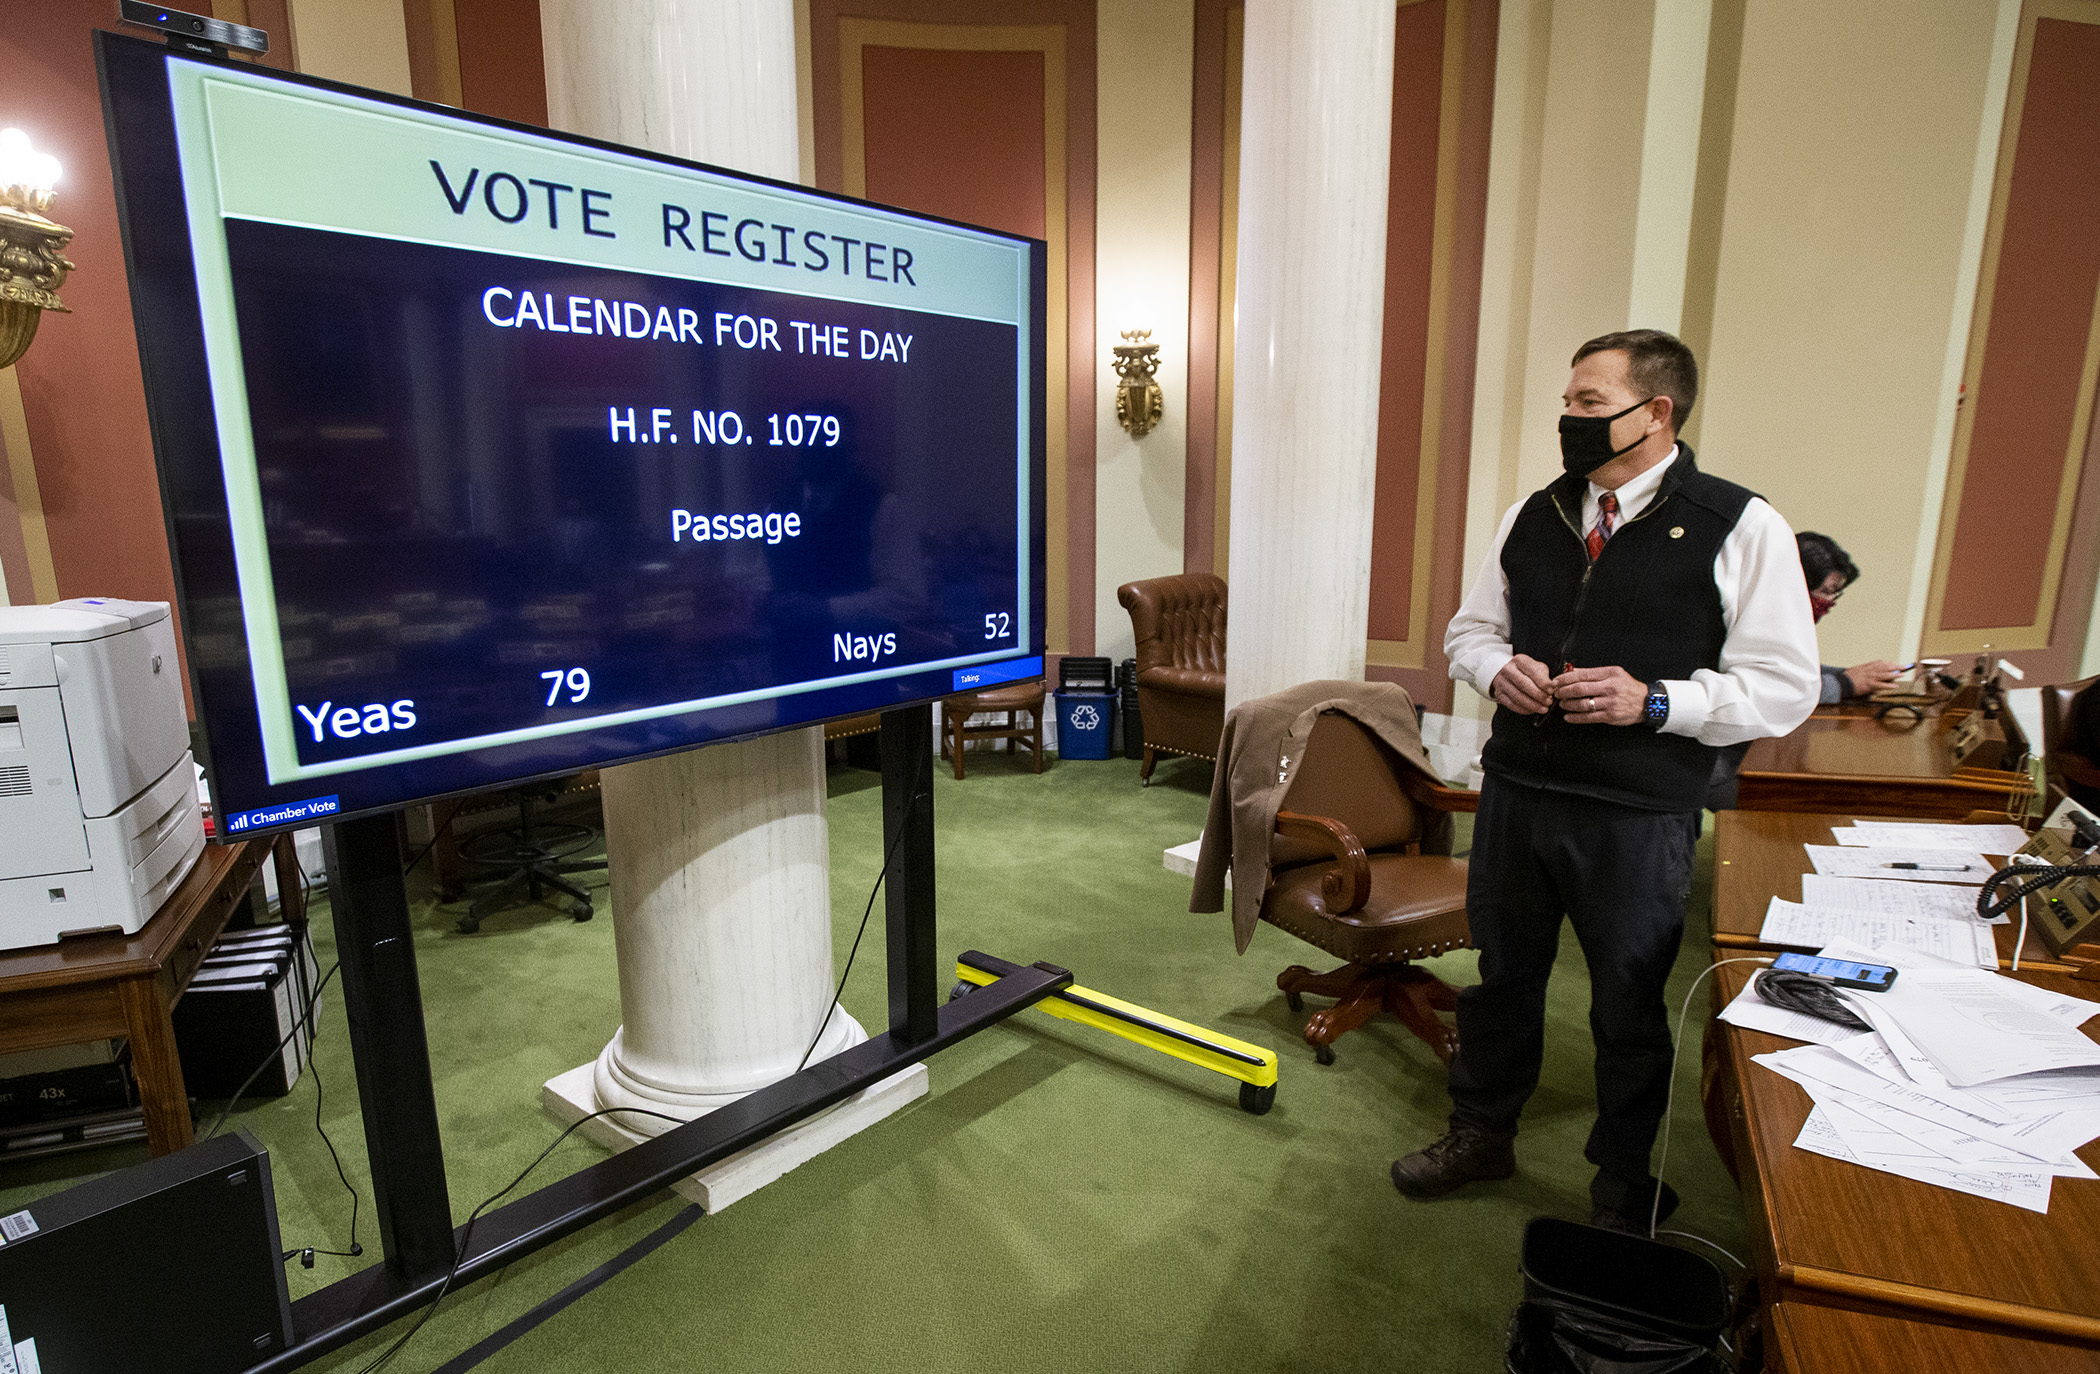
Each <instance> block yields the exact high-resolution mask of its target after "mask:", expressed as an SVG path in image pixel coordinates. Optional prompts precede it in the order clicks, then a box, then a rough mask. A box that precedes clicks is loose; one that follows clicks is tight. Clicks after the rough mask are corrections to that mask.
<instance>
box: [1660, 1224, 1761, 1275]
mask: <svg viewBox="0 0 2100 1374" xmlns="http://www.w3.org/2000/svg"><path fill="white" fill-rule="evenodd" d="M1655 1234H1656V1235H1658V1236H1681V1237H1683V1238H1684V1239H1686V1240H1696V1241H1698V1242H1699V1243H1700V1244H1701V1245H1703V1246H1705V1247H1706V1248H1707V1249H1709V1250H1719V1251H1720V1252H1721V1253H1722V1254H1723V1255H1725V1256H1727V1258H1728V1262H1729V1263H1730V1264H1733V1265H1734V1266H1735V1267H1736V1268H1738V1269H1748V1268H1749V1267H1750V1266H1749V1265H1747V1264H1745V1263H1743V1262H1742V1261H1741V1260H1739V1259H1737V1258H1736V1257H1735V1252H1734V1251H1732V1250H1727V1249H1723V1248H1722V1247H1721V1246H1719V1245H1716V1244H1714V1243H1713V1242H1712V1241H1710V1240H1708V1239H1707V1238H1706V1237H1705V1236H1695V1235H1693V1234H1692V1233H1691V1232H1690V1231H1657V1232H1656V1233H1655Z"/></svg>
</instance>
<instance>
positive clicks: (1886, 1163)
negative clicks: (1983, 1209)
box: [1794, 1106, 2052, 1213]
mask: <svg viewBox="0 0 2100 1374" xmlns="http://www.w3.org/2000/svg"><path fill="white" fill-rule="evenodd" d="M1833 1110H1839V1111H1841V1110H1843V1109H1842V1108H1837V1109H1833V1108H1828V1107H1823V1106H1818V1107H1817V1108H1816V1109H1815V1110H1814V1111H1813V1112H1810V1113H1809V1116H1808V1120H1807V1122H1805V1123H1804V1124H1803V1125H1802V1127H1801V1134H1800V1135H1799V1136H1797V1137H1795V1139H1794V1144H1795V1145H1796V1146H1798V1147H1800V1148H1801V1149H1804V1150H1808V1151H1810V1152H1812V1153H1814V1154H1819V1155H1826V1156H1828V1157H1829V1158H1831V1159H1842V1160H1844V1161H1846V1162H1847V1163H1850V1164H1859V1165H1864V1166H1865V1167H1866V1168H1869V1169H1879V1170H1880V1171H1881V1172H1883V1173H1886V1174H1895V1175H1897V1176H1899V1177H1902V1178H1908V1179H1912V1180H1915V1181H1916V1182H1919V1183H1929V1184H1932V1185H1933V1186H1935V1187H1939V1188H1949V1189H1952V1190H1953V1191H1955V1192H1957V1193H1967V1194H1969V1195H1970V1196H1971V1197H1980V1198H1986V1199H1988V1200H1990V1201H1992V1202H2003V1203H2007V1204H2010V1205H2011V1206H2014V1207H2022V1208H2025V1209H2026V1210H2028V1211H2030V1212H2042V1213H2047V1212H2048V1210H2049V1186H2050V1183H2051V1181H2052V1180H2051V1177H2050V1175H2049V1174H2047V1173H2044V1172H2042V1171H2040V1170H2034V1171H2029V1172H2025V1173H2000V1172H1993V1171H1991V1170H1987V1169H1972V1168H1964V1167H1963V1166H1961V1165H1959V1164H1956V1163H1954V1162H1953V1161H1952V1160H1949V1161H1946V1165H1947V1167H1944V1168H1942V1167H1939V1166H1936V1165H1933V1164H1930V1163H1927V1162H1924V1161H1923V1160H1920V1159H1918V1158H1916V1157H1914V1156H1913V1155H1912V1154H1908V1153H1905V1147H1904V1146H1903V1145H1902V1144H1901V1137H1897V1138H1896V1141H1895V1142H1894V1143H1892V1146H1891V1148H1890V1149H1888V1150H1876V1151H1873V1152H1872V1153H1861V1152H1858V1151H1855V1150H1854V1149H1853V1148H1852V1147H1851V1146H1850V1145H1849V1144H1848V1143H1847V1141H1846V1138H1845V1137H1844V1136H1842V1135H1840V1134H1839V1133H1838V1130H1837V1128H1836V1127H1835V1126H1833V1125H1832V1124H1831V1114H1832V1112H1833ZM1850 1129H1851V1131H1852V1133H1853V1136H1854V1138H1855V1139H1862V1138H1863V1139H1866V1140H1869V1141H1874V1140H1877V1139H1879V1138H1880V1136H1882V1135H1889V1134H1893V1133H1891V1132H1880V1129H1879V1128H1878V1127H1877V1126H1875V1125H1874V1123H1873V1122H1871V1121H1867V1120H1865V1119H1864V1118H1859V1119H1858V1120H1856V1121H1854V1122H1852V1123H1850ZM1877 1133H1879V1134H1877Z"/></svg>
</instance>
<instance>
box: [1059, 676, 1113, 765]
mask: <svg viewBox="0 0 2100 1374" xmlns="http://www.w3.org/2000/svg"><path fill="white" fill-rule="evenodd" d="M1115 723H1116V694H1115V693H1114V692H1073V691H1064V692H1059V693H1058V694H1057V756H1058V757H1059V758H1061V759H1105V758H1107V757H1108V756H1109V753H1108V745H1109V735H1110V732H1111V731H1113V730H1114V728H1115Z"/></svg>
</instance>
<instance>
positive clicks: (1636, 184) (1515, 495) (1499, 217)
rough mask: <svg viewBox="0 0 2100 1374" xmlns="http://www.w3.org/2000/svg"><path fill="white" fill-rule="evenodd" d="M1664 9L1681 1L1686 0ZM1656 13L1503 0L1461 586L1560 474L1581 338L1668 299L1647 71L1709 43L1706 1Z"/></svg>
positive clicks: (1684, 88)
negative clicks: (1564, 414)
mask: <svg viewBox="0 0 2100 1374" xmlns="http://www.w3.org/2000/svg"><path fill="white" fill-rule="evenodd" d="M1661 3H1662V5H1663V6H1665V7H1666V8H1667V7H1671V6H1675V7H1676V8H1677V9H1678V10H1680V11H1685V10H1686V6H1685V5H1684V4H1683V3H1682V0H1661ZM1657 8H1658V6H1657V3H1656V0H1502V8H1501V21H1500V32H1499V34H1498V36H1497V47H1496V71H1495V115H1494V128H1493V132H1492V135H1491V145H1490V146H1491V148H1492V152H1491V153H1490V164H1489V171H1488V207H1487V228H1486V235H1485V244H1484V252H1483V268H1482V281H1481V309H1480V351H1479V355H1478V360H1477V365H1476V368H1475V373H1474V390H1473V454H1472V472H1471V481H1470V488H1469V491H1468V495H1467V505H1466V553H1465V558H1466V582H1467V585H1468V586H1469V587H1470V586H1471V584H1472V579H1473V576H1474V574H1475V571H1476V570H1477V569H1478V567H1479V565H1480V561H1481V560H1482V559H1483V558H1484V557H1486V555H1487V550H1488V548H1489V545H1490V542H1491V541H1492V540H1493V538H1494V533H1495V529H1496V526H1497V524H1498V523H1499V522H1500V520H1501V518H1502V513H1503V511H1504V510H1506V509H1507V508H1508V507H1509V505H1510V504H1511V503H1512V502H1514V501H1516V500H1518V499H1519V498H1521V497H1522V496H1524V495H1525V494H1527V493H1529V492H1532V491H1535V490H1537V489H1538V488H1539V487H1542V486H1544V485H1545V484H1546V483H1547V482H1549V481H1551V480H1552V478H1553V476H1554V474H1556V473H1557V472H1559V471H1560V439H1559V432H1558V429H1557V422H1558V419H1559V416H1560V394H1561V391H1562V389H1563V388H1564V387H1565V386H1566V384H1567V379H1568V359H1569V357H1570V355H1572V354H1573V353H1574V351H1575V348H1576V346H1577V345H1579V344H1580V343H1582V341H1583V340H1585V339H1588V338H1593V337H1594V336H1596V335H1598V334H1602V333H1604V332H1606V331H1608V330H1613V329H1624V328H1626V327H1628V325H1629V324H1639V323H1647V321H1641V320H1635V319H1633V318H1632V312H1633V310H1634V308H1635V302H1636V298H1637V296H1638V298H1639V299H1640V300H1642V301H1643V302H1649V301H1652V300H1654V299H1655V298H1656V297H1657V296H1658V294H1660V296H1661V297H1662V298H1663V299H1664V300H1666V301H1667V300H1668V299H1669V297H1670V294H1671V293H1670V291H1669V289H1668V283H1667V281H1666V282H1664V284H1663V287H1662V289H1661V291H1660V292H1658V290H1657V288H1656V285H1655V283H1656V279H1657V277H1658V276H1659V275H1665V274H1667V272H1668V271H1670V270H1671V269H1670V267H1669V264H1671V263H1672V262H1675V263H1677V264H1679V265H1678V266H1677V267H1676V268H1675V269H1674V270H1675V271H1676V272H1677V273H1678V274H1679V275H1680V276H1681V274H1682V271H1683V269H1682V266H1681V264H1682V261H1683V249H1682V247H1681V246H1674V245H1673V243H1672V242H1671V235H1673V234H1674V235H1676V236H1678V238H1680V239H1681V237H1682V235H1683V233H1684V232H1685V231H1684V229H1683V228H1681V227H1677V226H1680V225H1683V224H1685V223H1687V222H1688V221H1689V218H1690V209H1689V205H1690V202H1689V198H1688V197H1687V196H1686V195H1685V194H1684V192H1683V191H1682V190H1681V188H1680V187H1678V185H1677V184H1676V181H1677V179H1678V178H1680V177H1681V176H1682V175H1683V170H1684V167H1685V164H1686V161H1687V152H1686V142H1685V139H1684V138H1683V137H1681V136H1679V135H1677V134H1676V133H1674V132H1673V131H1663V130H1658V132H1657V136H1656V137H1654V138H1652V139H1651V138H1649V137H1647V127H1648V111H1649V107H1650V104H1651V100H1650V94H1651V93H1650V82H1649V72H1650V70H1651V67H1652V66H1654V65H1655V64H1657V63H1658V62H1660V63H1664V64H1669V65H1671V66H1674V65H1676V64H1679V63H1681V62H1682V61H1683V54H1682V51H1681V50H1682V49H1683V48H1684V46H1685V45H1686V44H1688V43H1692V42H1696V43H1697V44H1698V45H1699V46H1700V47H1701V48H1702V49H1703V47H1704V43H1705V37H1704V24H1703V6H1695V7H1692V8H1690V9H1689V11H1687V12H1681V13H1674V14H1666V15H1665V16H1664V21H1663V23H1662V24H1661V25H1660V26H1659V25H1658V23H1657ZM1699 89H1700V86H1699V84H1698V83H1697V82H1696V81H1692V82H1689V83H1688V82H1687V81H1686V79H1685V78H1684V77H1683V76H1682V74H1681V73H1675V74H1673V75H1672V76H1670V77H1669V78H1667V82H1666V84H1665V86H1664V87H1662V88H1660V89H1657V90H1656V91H1655V92H1654V103H1655V105H1656V106H1657V108H1658V109H1659V110H1660V111H1663V112H1665V113H1666V114H1667V116H1668V117H1669V118H1671V119H1683V118H1685V116H1686V110H1687V108H1688V107H1689V108H1690V109H1692V110H1696V108H1697V103H1698V98H1699V95H1698V93H1699ZM1696 145H1697V135H1696V127H1695V129H1694V132H1693V134H1692V136H1691V139H1690V146H1691V147H1692V148H1696ZM1644 205H1645V207H1646V213H1645V215H1644V213H1643V211H1644ZM1637 244H1638V245H1639V247H1640V249H1641V253H1640V262H1641V269H1642V270H1641V272H1640V274H1639V276H1638V277H1637V276H1636V272H1635V266H1636V262H1635V259H1636V252H1635V250H1636V245H1637ZM1637 284H1638V286H1639V290H1638V291H1637V289H1636V288H1637ZM1676 294H1677V295H1678V296H1679V297H1680V298H1681V295H1682V292H1681V288H1680V290H1679V291H1678V292H1677V293H1676ZM1643 308H1648V307H1646V306H1645V305H1644V307H1643ZM1488 709H1491V708H1488V707H1487V703H1486V702H1485V701H1484V700H1482V699H1481V698H1480V697H1479V696H1478V694H1476V693H1474V692H1471V691H1468V690H1464V689H1461V690H1460V691H1459V692H1458V694H1457V695H1456V697H1455V698H1454V699H1453V702H1452V711H1453V714H1455V715H1460V716H1466V715H1481V714H1486V712H1487V710H1488Z"/></svg>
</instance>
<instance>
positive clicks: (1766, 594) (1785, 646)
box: [1444, 447, 1823, 745]
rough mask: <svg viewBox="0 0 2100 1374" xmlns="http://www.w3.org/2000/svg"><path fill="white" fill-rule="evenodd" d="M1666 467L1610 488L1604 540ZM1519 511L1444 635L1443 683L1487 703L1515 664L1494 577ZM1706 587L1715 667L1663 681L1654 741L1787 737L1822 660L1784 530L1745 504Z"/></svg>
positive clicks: (1819, 679) (1816, 691)
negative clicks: (1715, 604)
mask: <svg viewBox="0 0 2100 1374" xmlns="http://www.w3.org/2000/svg"><path fill="white" fill-rule="evenodd" d="M1676 461H1677V449H1676V448H1674V447H1673V448H1672V449H1671V450H1670V453H1669V456H1668V457H1666V458H1664V459H1663V460H1662V461H1661V462H1660V463H1657V464H1656V465H1655V466H1654V467H1652V468H1649V469H1648V470H1647V471H1646V472H1644V473H1642V474H1641V475H1640V476H1638V477H1635V478H1634V479H1633V480H1631V481H1629V482H1627V483H1626V484H1625V485H1624V486H1622V487H1619V488H1618V489H1617V495H1618V499H1619V520H1618V525H1616V526H1614V527H1613V528H1614V531H1616V529H1617V528H1618V527H1619V526H1623V525H1624V524H1625V523H1626V522H1627V521H1629V520H1632V519H1634V518H1636V517H1637V516H1639V515H1640V513H1641V512H1642V511H1644V510H1646V509H1647V508H1648V506H1649V503H1650V502H1652V501H1653V500H1654V499H1655V492H1656V489H1657V488H1658V487H1660V486H1661V485H1662V479H1663V474H1664V473H1665V472H1667V471H1668V470H1669V468H1670V465H1671V464H1672V463H1674V462H1676ZM1604 492H1605V488H1603V487H1600V486H1598V485H1597V484H1596V483H1595V482H1592V483H1590V484H1589V490H1588V491H1587V492H1586V493H1584V495H1583V499H1582V528H1583V531H1584V533H1585V534H1587V533H1588V531H1589V530H1590V529H1591V528H1593V527H1594V526H1595V525H1596V523H1597V513H1598V510H1599V498H1601V497H1602V496H1603V495H1604ZM1523 508H1524V502H1522V501H1519V502H1518V503H1517V504H1516V505H1514V506H1511V507H1510V508H1509V510H1508V511H1507V512H1505V513H1504V514H1503V516H1502V524H1501V526H1500V528H1498V529H1497V530H1496V531H1495V542H1494V545H1493V547H1491V548H1490V549H1489V550H1488V555H1487V561H1486V562H1484V563H1482V564H1481V566H1480V575H1479V576H1478V577H1476V578H1475V579H1474V580H1473V589H1472V590H1471V591H1470V592H1468V593H1467V594H1466V599H1465V603H1464V604H1463V605H1461V606H1460V607H1459V608H1458V614H1457V615H1455V616H1453V617H1452V618H1451V625H1450V627H1449V628H1448V629H1446V630H1445V631H1444V653H1445V655H1446V656H1447V657H1449V658H1450V660H1451V676H1452V677H1453V678H1454V679H1455V680H1457V681H1459V682H1467V683H1471V684H1472V685H1473V688H1474V690H1475V691H1477V692H1479V693H1480V694H1481V695H1482V696H1485V697H1490V699H1492V694H1491V692H1490V689H1491V688H1492V687H1493V686H1494V682H1495V675H1496V674H1497V673H1500V672H1501V671H1502V669H1503V668H1504V667H1505V666H1506V665H1507V664H1508V663H1509V661H1510V659H1512V658H1514V657H1515V656H1516V654H1515V651H1514V650H1513V649H1512V648H1511V647H1510V642H1509V579H1508V577H1507V576H1506V575H1505V574H1504V573H1503V571H1502V546H1503V544H1504V542H1505V541H1507V540H1508V538H1509V528H1510V526H1511V525H1512V524H1514V523H1515V522H1516V518H1517V512H1519V511H1520V510H1522V509H1523ZM1714 586H1715V587H1717V588H1718V589H1719V590H1720V593H1721V621H1722V624H1723V625H1724V626H1725V627H1726V628H1727V639H1726V640H1725V641H1724V642H1723V643H1722V645H1721V656H1720V666H1719V667H1718V668H1712V669H1709V668H1701V669H1698V670H1697V671H1695V672H1694V673H1693V674H1692V675H1691V677H1690V678H1689V679H1685V680H1665V681H1664V682H1663V684H1662V685H1663V689H1664V690H1665V691H1667V692H1668V693H1669V696H1670V717H1669V719H1668V720H1667V721H1665V722H1664V723H1663V726H1662V733H1664V734H1666V735H1689V736H1691V737H1692V738H1694V739H1696V740H1698V741H1699V742H1700V743H1701V744H1710V745H1727V744H1741V743H1742V742H1744V741H1745V740H1753V739H1759V738H1762V737H1764V736H1767V735H1784V734H1787V733H1788V732H1789V731H1791V730H1793V729H1794V727H1795V726H1797V725H1799V724H1800V723H1801V722H1802V721H1804V720H1806V719H1808V715H1809V712H1811V711H1813V710H1815V709H1816V699H1817V697H1818V696H1819V695H1820V694H1821V691H1822V686H1823V671H1822V661H1821V659H1820V658H1819V656H1818V654H1817V650H1816V633H1815V616H1814V614H1813V613H1812V612H1811V611H1810V610H1809V605H1808V583H1807V580H1806V579H1805V578H1804V577H1803V576H1802V573H1801V554H1800V550H1799V549H1798V547H1797V546H1796V545H1795V543H1794V531H1793V529H1792V528H1791V527H1789V526H1788V524H1787V523H1786V521H1785V519H1784V518H1782V517H1781V516H1780V514H1779V512H1778V511H1776V510H1773V509H1772V507H1771V506H1769V505H1767V504H1766V503H1765V502H1764V500H1763V499H1762V498H1759V497H1752V498H1751V499H1750V504H1749V505H1747V506H1745V507H1744V508H1743V513H1742V516H1741V518H1740V519H1738V520H1737V521H1736V523H1735V528H1734V529H1732V530H1730V531H1729V532H1728V537H1727V538H1726V539H1724V540H1722V541H1721V549H1720V552H1719V553H1717V554H1715V555H1714ZM1560 666H1561V665H1559V664H1558V663H1549V664H1547V665H1546V671H1547V672H1549V673H1553V674H1558V673H1559V672H1560ZM1576 666H1578V667H1583V668H1605V667H1611V666H1613V665H1611V664H1603V663H1584V664H1578V665H1576Z"/></svg>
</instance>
